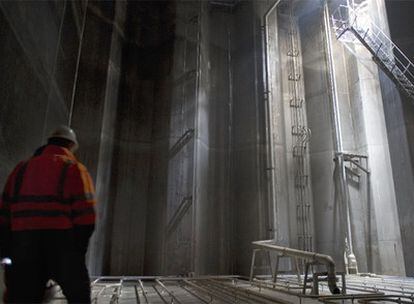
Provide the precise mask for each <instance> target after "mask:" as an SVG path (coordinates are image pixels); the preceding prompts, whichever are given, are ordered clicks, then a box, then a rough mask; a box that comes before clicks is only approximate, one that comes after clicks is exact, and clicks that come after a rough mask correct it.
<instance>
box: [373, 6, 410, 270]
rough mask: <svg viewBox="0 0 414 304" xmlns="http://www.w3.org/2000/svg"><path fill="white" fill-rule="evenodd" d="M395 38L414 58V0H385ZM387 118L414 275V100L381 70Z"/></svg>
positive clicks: (402, 226) (407, 258) (405, 242)
mask: <svg viewBox="0 0 414 304" xmlns="http://www.w3.org/2000/svg"><path fill="white" fill-rule="evenodd" d="M385 5H386V10H387V17H388V26H389V32H390V36H391V38H392V40H393V41H394V42H395V43H396V44H397V46H398V47H399V48H400V49H401V50H402V51H403V52H404V53H405V54H406V55H407V56H408V58H409V59H410V60H411V62H414V35H413V32H412V28H413V27H414V20H413V18H412V17H411V12H412V11H414V3H413V2H412V1H385ZM380 80H381V90H382V96H383V104H384V112H385V120H386V124H387V134H388V141H389V147H390V155H391V162H392V169H393V170H392V171H393V178H394V187H395V193H396V198H397V204H398V213H399V220H400V229H401V237H402V244H403V249H404V259H405V268H406V273H407V276H413V275H414V261H413V259H412V254H411V253H412V252H413V250H414V236H413V234H412V233H411V231H413V229H414V226H413V221H412V214H413V212H414V209H413V208H414V206H413V203H412V202H413V200H414V191H413V189H414V169H413V159H414V146H413V143H414V141H413V138H414V104H413V101H412V100H410V99H408V98H407V97H406V96H405V95H404V94H402V93H401V92H400V90H398V89H397V88H396V86H395V84H394V82H393V81H392V80H391V79H390V78H389V77H388V76H387V75H386V74H385V73H383V72H382V71H380Z"/></svg>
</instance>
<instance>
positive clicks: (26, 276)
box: [4, 231, 91, 303]
mask: <svg viewBox="0 0 414 304" xmlns="http://www.w3.org/2000/svg"><path fill="white" fill-rule="evenodd" d="M11 248H12V250H11V259H12V265H10V266H7V267H6V272H5V283H6V294H5V297H4V298H5V299H4V300H5V302H6V303H41V302H42V300H43V296H44V292H45V287H46V282H47V281H48V280H49V279H53V280H54V281H56V282H57V283H58V284H59V285H60V287H61V288H62V291H63V294H64V295H65V297H66V299H67V301H68V302H69V303H90V302H91V300H90V281H89V275H88V271H87V269H86V265H85V253H84V251H83V250H80V249H79V248H78V247H77V246H76V242H75V241H74V237H73V234H72V233H71V232H70V231H34V232H33V231H31V232H21V233H17V234H16V233H14V234H13V237H12V247H11Z"/></svg>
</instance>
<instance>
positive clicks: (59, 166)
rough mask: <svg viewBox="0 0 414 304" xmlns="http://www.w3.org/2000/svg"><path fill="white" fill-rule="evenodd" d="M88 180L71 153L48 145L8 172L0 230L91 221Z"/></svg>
mask: <svg viewBox="0 0 414 304" xmlns="http://www.w3.org/2000/svg"><path fill="white" fill-rule="evenodd" d="M95 203H96V201H95V190H94V186H93V183H92V179H91V177H90V175H89V173H88V171H87V169H86V168H85V166H83V165H82V164H81V163H79V162H78V161H77V160H76V158H75V156H74V155H73V154H72V153H71V152H70V151H69V150H68V149H65V148H63V147H59V146H55V145H48V146H46V147H45V148H44V150H43V151H42V153H41V154H40V155H38V156H34V157H32V158H30V159H29V160H28V161H23V162H21V163H19V164H18V165H17V167H16V168H15V169H14V170H13V172H12V173H11V174H10V176H9V178H8V180H7V183H6V186H5V189H4V192H3V197H2V199H1V200H0V229H6V230H9V231H12V232H13V231H29V230H30V231H33V230H59V229H72V228H74V227H77V226H82V225H94V224H95V210H94V205H95Z"/></svg>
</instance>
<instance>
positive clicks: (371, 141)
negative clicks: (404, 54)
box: [301, 2, 404, 274]
mask: <svg viewBox="0 0 414 304" xmlns="http://www.w3.org/2000/svg"><path fill="white" fill-rule="evenodd" d="M337 4H338V3H334V2H330V7H331V8H333V7H335V6H336V5H337ZM317 6H319V5H317ZM303 12H305V13H306V15H305V16H303V18H301V23H302V26H301V27H302V32H301V37H302V40H303V41H302V45H309V46H311V47H306V48H302V49H303V52H304V55H303V56H304V70H305V83H306V88H307V100H308V105H315V108H313V107H312V106H308V108H307V110H308V119H309V123H310V126H311V128H312V129H313V130H312V138H313V139H312V141H311V154H312V156H311V157H312V167H313V168H314V169H313V170H314V171H316V172H315V173H314V174H313V179H314V184H315V186H316V185H317V184H318V183H320V185H321V186H320V187H318V188H316V189H315V190H316V191H314V201H315V218H324V219H326V222H325V221H317V226H316V227H315V229H316V230H317V232H316V237H317V239H318V241H317V242H318V244H319V246H320V247H319V248H318V246H317V250H318V251H325V250H326V251H327V252H328V253H329V254H332V255H333V256H335V257H336V259H337V260H341V255H342V254H343V251H342V250H343V247H342V246H339V247H338V246H337V247H335V245H337V244H335V243H337V242H338V238H339V239H342V240H343V238H344V231H340V230H339V229H338V231H335V230H332V228H331V229H326V228H327V227H328V226H329V227H338V224H340V225H341V226H342V227H344V224H343V223H342V222H340V221H341V220H340V217H341V216H340V209H339V208H340V205H341V202H340V201H338V200H337V198H338V192H339V191H338V190H339V189H338V185H335V181H338V178H337V177H335V176H334V174H337V170H338V168H335V166H336V165H335V164H333V163H332V158H333V156H334V155H333V152H334V151H335V149H337V148H336V147H335V145H328V146H327V144H328V143H329V142H332V141H331V140H328V137H329V136H332V135H333V136H332V140H333V141H335V136H334V134H326V130H334V129H333V128H332V127H334V126H333V125H332V123H333V117H332V116H331V114H332V107H331V106H330V105H332V99H331V98H332V95H331V93H329V90H330V88H329V82H328V81H327V80H328V79H327V78H326V77H327V75H326V71H327V69H328V68H329V66H328V64H327V57H326V55H327V53H326V43H327V42H326V39H327V37H326V35H325V34H324V33H323V32H322V33H321V31H324V24H323V7H319V8H317V7H315V8H314V9H313V10H312V8H310V7H309V6H306V5H305V6H304V7H303ZM315 37H319V38H318V41H319V43H318V42H316V41H315ZM331 46H332V54H333V56H332V58H333V59H334V60H333V65H334V73H335V77H336V86H337V92H336V94H337V98H338V105H339V108H338V112H339V121H340V133H341V137H342V149H343V151H346V152H356V153H359V154H365V155H368V160H369V168H370V170H371V178H370V179H369V181H368V180H367V177H366V176H362V178H360V179H359V180H358V181H355V180H353V179H351V178H350V176H349V175H348V177H347V184H348V189H349V192H350V202H351V204H350V210H351V226H352V227H351V229H352V234H353V245H354V251H355V254H356V256H357V260H358V261H359V265H358V266H359V268H360V269H359V270H360V271H374V272H379V273H389V274H392V273H394V274H403V273H404V267H403V265H402V256H401V253H402V251H401V240H400V233H399V224H398V218H397V217H396V215H397V213H396V201H395V192H394V187H393V183H392V170H391V163H390V155H389V151H388V141H387V140H388V139H387V134H386V128H385V120H384V112H383V109H382V104H381V101H382V97H381V94H379V81H378V70H377V67H376V65H375V64H374V63H373V62H372V60H371V58H370V56H367V53H368V52H367V50H365V49H363V48H361V49H358V50H357V51H356V53H355V52H353V53H352V52H350V51H349V50H348V49H346V48H344V46H343V44H342V43H340V42H338V41H337V40H336V38H335V37H333V41H332V44H331ZM354 54H356V56H355V55H354ZM312 95H314V96H312ZM318 95H319V96H318ZM318 102H319V103H320V104H321V103H323V104H322V105H321V106H319V107H318ZM323 113H325V114H323ZM329 113H330V114H329ZM327 114H328V115H327ZM322 115H323V116H324V117H323V116H322ZM328 117H329V119H328ZM329 120H330V121H329ZM324 130H325V131H324ZM318 131H320V132H321V135H323V134H324V133H325V136H324V139H323V140H320V139H319V138H318ZM333 143H334V142H333ZM324 146H325V148H323V150H325V151H326V154H325V155H324V156H322V157H320V158H319V159H318V154H319V152H321V150H320V149H321V148H322V147H324ZM332 148H333V150H332ZM323 150H322V151H323ZM319 155H321V154H319ZM324 168H326V171H325V172H324V174H321V170H324ZM329 172H330V173H329ZM316 176H317V177H319V178H318V179H317V178H315V177H316ZM322 185H323V186H322ZM326 185H330V186H329V187H326ZM317 190H320V191H317ZM319 197H321V198H324V197H325V199H322V200H320V199H319ZM324 202H325V203H324ZM319 204H320V205H319ZM317 205H319V207H318V206H317ZM380 206H381V207H380ZM384 217H387V220H388V221H390V222H392V223H393V225H392V226H393V228H392V229H390V230H388V231H387V232H386V231H384V229H383V222H384V220H385V218H384ZM338 221H339V222H338ZM324 225H327V226H326V228H323V227H324ZM332 232H333V233H332ZM335 248H337V249H335ZM341 248H342V249H341ZM338 249H339V250H338ZM332 250H333V251H332ZM341 251H342V252H341ZM391 256H392V257H391ZM390 263H391V264H393V265H392V267H391V266H390V265H391V264H390Z"/></svg>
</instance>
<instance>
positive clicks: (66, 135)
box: [47, 126, 79, 152]
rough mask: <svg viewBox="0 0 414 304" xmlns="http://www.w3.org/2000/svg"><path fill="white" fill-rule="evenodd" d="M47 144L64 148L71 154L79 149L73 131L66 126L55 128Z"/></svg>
mask: <svg viewBox="0 0 414 304" xmlns="http://www.w3.org/2000/svg"><path fill="white" fill-rule="evenodd" d="M47 144H48V145H56V146H60V147H64V148H67V149H69V150H70V151H71V152H75V151H76V150H77V149H78V147H79V144H78V140H77V138H76V133H75V131H73V130H72V129H71V128H69V127H67V126H59V127H57V128H56V129H55V130H54V131H53V132H52V134H50V136H49V137H48V139H47Z"/></svg>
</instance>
